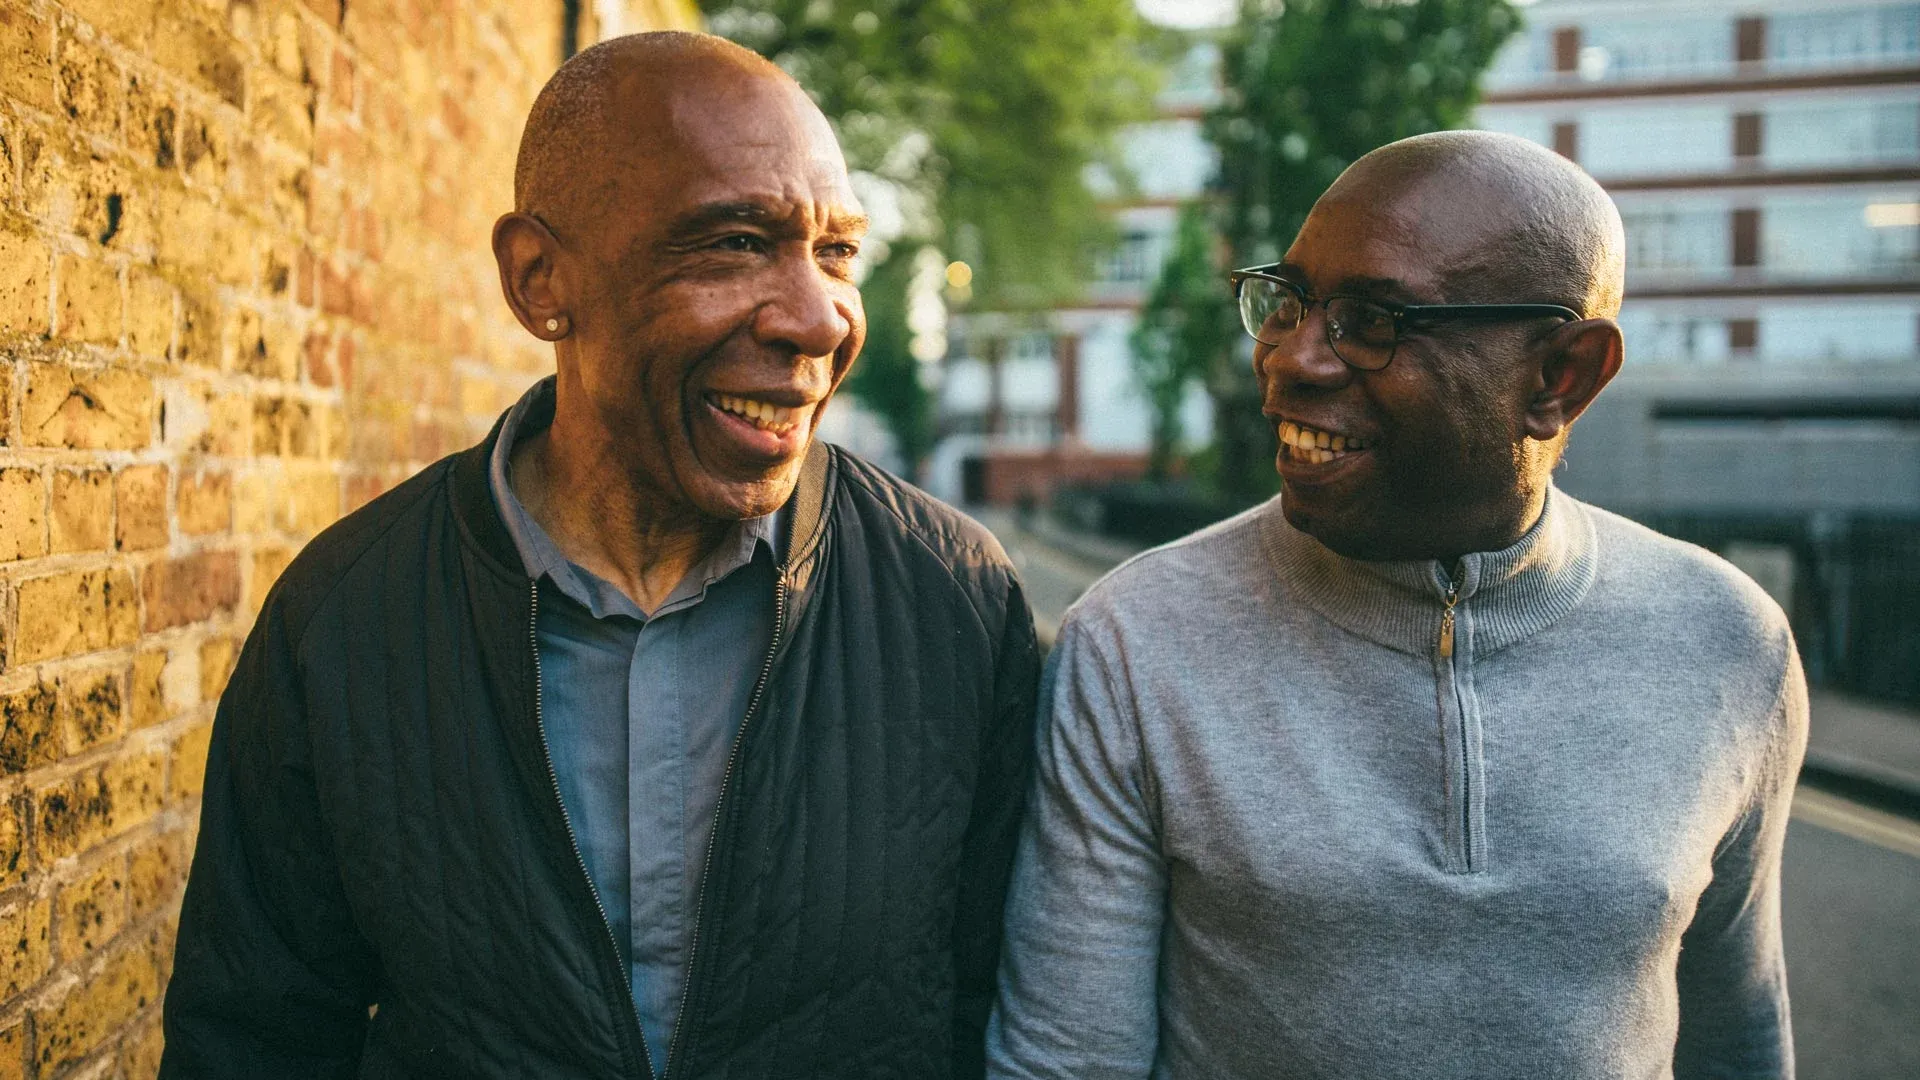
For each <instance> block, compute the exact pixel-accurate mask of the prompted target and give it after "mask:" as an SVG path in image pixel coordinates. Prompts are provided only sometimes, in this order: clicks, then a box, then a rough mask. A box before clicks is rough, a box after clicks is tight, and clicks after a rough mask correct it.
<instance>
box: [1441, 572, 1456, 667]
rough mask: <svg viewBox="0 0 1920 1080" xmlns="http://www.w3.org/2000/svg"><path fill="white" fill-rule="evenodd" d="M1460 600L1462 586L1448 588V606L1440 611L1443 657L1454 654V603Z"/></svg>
mask: <svg viewBox="0 0 1920 1080" xmlns="http://www.w3.org/2000/svg"><path fill="white" fill-rule="evenodd" d="M1459 602H1460V586H1458V585H1455V586H1453V587H1452V588H1449V589H1448V590H1447V606H1446V608H1445V610H1443V611H1441V612H1440V656H1441V658H1442V659H1445V658H1447V657H1450V656H1452V655H1453V605H1455V604H1457V603H1459Z"/></svg>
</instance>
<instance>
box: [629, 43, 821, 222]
mask: <svg viewBox="0 0 1920 1080" xmlns="http://www.w3.org/2000/svg"><path fill="white" fill-rule="evenodd" d="M621 98H622V99H623V101H625V102H628V103H630V104H627V105H625V107H624V109H623V115H620V116H618V117H617V118H616V120H615V124H616V126H619V127H622V128H624V129H625V131H624V133H623V134H624V138H623V139H622V141H623V142H625V143H626V146H625V148H624V149H625V150H626V153H625V154H624V155H623V157H624V158H625V160H626V165H627V167H626V168H625V169H623V170H622V171H623V172H624V173H625V174H626V179H627V180H628V181H629V182H631V183H632V184H633V185H634V186H635V187H636V188H637V189H638V190H635V191H633V192H632V193H631V195H632V197H635V198H644V199H646V200H647V201H648V204H649V208H650V209H653V210H657V211H663V212H668V213H671V211H672V208H674V207H677V206H680V205H683V204H694V203H705V202H709V201H711V200H713V199H716V198H742V199H744V198H749V197H752V198H761V199H776V200H780V201H783V202H786V203H791V204H794V205H795V206H798V207H810V208H812V209H813V210H814V211H816V212H818V213H822V214H826V213H846V214H857V213H858V212H859V200H858V198H857V197H856V196H855V195H854V192H853V187H852V184H851V183H850V181H849V179H848V176H847V166H846V159H845V157H844V156H843V155H842V153H841V151H840V146H839V142H838V141H837V140H836V139H835V138H834V134H833V129H832V127H831V126H830V125H829V124H828V123H827V120H826V117H824V116H822V115H821V113H820V110H819V109H818V108H816V107H815V106H814V104H813V102H812V101H811V100H809V99H808V98H807V96H806V94H805V92H804V91H802V90H801V89H800V88H799V87H798V86H796V85H794V84H793V83H791V82H790V81H787V80H784V79H777V78H772V77H769V76H766V75H762V74H759V73H755V72H740V73H738V74H737V76H736V77H733V78H724V79H717V78H711V77H709V78H699V79H690V80H685V81H679V80H676V81H674V82H673V83H672V84H670V85H668V86H666V87H664V88H663V89H662V90H661V91H660V92H658V93H654V94H647V93H628V94H622V95H621ZM623 186H625V185H623Z"/></svg>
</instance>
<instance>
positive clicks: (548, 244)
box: [493, 211, 574, 341]
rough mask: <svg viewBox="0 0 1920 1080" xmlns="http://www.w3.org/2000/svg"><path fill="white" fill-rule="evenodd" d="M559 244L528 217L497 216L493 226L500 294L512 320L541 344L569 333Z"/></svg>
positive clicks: (569, 303) (569, 317) (568, 302)
mask: <svg viewBox="0 0 1920 1080" xmlns="http://www.w3.org/2000/svg"><path fill="white" fill-rule="evenodd" d="M559 258H560V240H559V238H557V237H555V236H554V235H553V230H552V229H549V228H547V223H546V222H544V221H541V220H540V219H539V218H537V217H535V216H534V215H532V214H524V213H519V212H517V211H516V212H515V213H511V214H505V215H502V216H501V218H500V220H499V221H496V222H494V223H493V261H494V262H495V263H497V264H498V265H499V267H500V292H501V293H502V294H503V295H504V296H505V297H506V298H507V306H508V307H510V308H512V309H513V317H514V318H516V319H519V320H520V325H521V326H524V327H526V329H527V332H528V333H530V334H532V335H533V336H534V337H537V338H539V339H541V340H542V341H558V340H559V339H561V338H563V337H566V336H567V334H569V333H570V332H572V330H573V326H574V314H573V312H572V310H570V309H571V306H572V301H573V299H574V298H573V297H571V296H569V295H567V292H568V289H567V287H566V282H565V281H564V280H563V276H562V275H561V274H560V273H559V272H558V271H559Z"/></svg>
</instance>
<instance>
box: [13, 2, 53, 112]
mask: <svg viewBox="0 0 1920 1080" xmlns="http://www.w3.org/2000/svg"><path fill="white" fill-rule="evenodd" d="M0 94H6V95H8V96H10V97H14V98H18V99H19V100H21V101H24V102H26V103H27V104H29V105H32V106H33V107H35V108H37V109H43V110H45V111H47V112H52V111H53V108H54V102H53V27H52V26H51V25H50V24H48V22H47V20H45V19H42V18H39V17H37V16H34V15H30V14H28V13H27V12H26V11H23V10H21V8H20V7H19V6H18V5H14V4H9V5H7V6H6V7H0Z"/></svg>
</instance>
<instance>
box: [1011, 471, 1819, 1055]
mask: <svg viewBox="0 0 1920 1080" xmlns="http://www.w3.org/2000/svg"><path fill="white" fill-rule="evenodd" d="M1450 572H1451V573H1450ZM1456 587H1457V594H1456V597H1455V601H1454V604H1453V607H1452V619H1451V624H1452V632H1451V640H1450V641H1449V640H1447V638H1448V634H1447V632H1446V628H1445V626H1444V624H1445V623H1446V622H1447V616H1446V597H1447V596H1448V594H1449V592H1450V591H1453V590H1454V589H1455V588H1456ZM1806 725H1807V709H1806V690H1805V685H1804V680H1803V678H1802V676H1801V673H1800V664H1799V660H1798V657H1797V655H1796V653H1795V651H1794V647H1793V642H1792V638H1791V636H1790V634H1789V632H1788V629H1787V625H1786V620H1785V619H1784V618H1783V616H1782V615H1781V612H1780V610H1779V608H1778V607H1777V606H1775V605H1774V604H1773V603H1772V602H1771V601H1769V600H1768V598H1767V597H1766V595H1765V594H1764V593H1762V592H1761V591H1760V589H1759V588H1758V587H1756V586H1755V585H1753V583H1752V582H1750V581H1748V580H1747V579H1746V578H1744V577H1742V576H1741V575H1740V574H1739V573H1738V572H1737V571H1735V570H1734V569H1733V568H1731V567H1730V566H1728V565H1727V564H1726V563H1724V562H1722V561H1720V560H1719V559H1717V558H1715V557H1713V556H1712V555H1710V554H1708V553H1707V552H1704V551H1702V550H1700V549H1698V548H1695V547H1691V546H1689V545H1686V544H1682V543H1679V542H1677V541H1674V540H1670V539H1667V538H1666V537H1662V536H1660V535H1658V534H1656V533H1653V532H1650V531H1648V530H1646V529H1643V528H1641V527H1639V526H1637V525H1634V524H1632V523H1630V522H1628V521H1626V520H1624V519H1622V518H1619V517H1616V516H1614V515H1612V514H1608V513H1606V512H1604V511H1601V510H1598V509H1595V508H1592V507H1588V506H1586V505H1584V504H1582V503H1579V502H1577V501H1576V500H1574V499H1572V498H1570V497H1568V496H1566V495H1564V494H1562V493H1559V492H1554V493H1552V494H1551V495H1550V497H1549V499H1548V504H1547V509H1546V512H1545V513H1544V514H1543V515H1542V517H1541V519H1540V521H1539V523H1537V524H1536V525H1535V526H1534V527H1533V529H1532V530H1531V531H1529V533H1528V534H1527V535H1526V536H1525V537H1523V538H1522V539H1521V541H1520V542H1519V543H1518V544H1516V545H1515V546H1513V547H1512V548H1509V549H1507V550H1505V551H1500V552H1491V553H1483V554H1477V555H1470V556H1468V557H1467V558H1466V559H1465V560H1463V562H1462V564H1461V565H1460V566H1457V567H1442V566H1440V565H1439V564H1437V563H1431V562H1425V563H1393V564H1386V563H1359V562H1354V561H1351V560H1348V559H1344V558H1342V557H1340V556H1338V555H1335V554H1334V553H1333V552H1331V551H1329V550H1327V549H1326V548H1325V547H1323V546H1321V545H1320V544H1319V543H1318V542H1316V541H1314V540H1313V539H1311V538H1310V537H1307V536H1305V535H1304V534H1302V533H1300V532H1298V531H1297V530H1295V529H1293V528H1292V527H1290V526H1289V525H1287V523H1286V521H1285V519H1284V518H1283V516H1282V515H1281V513H1280V510H1279V503H1278V501H1277V500H1276V501H1275V502H1273V503H1269V504H1267V505H1266V506H1263V507H1259V508H1256V509H1254V510H1252V511H1249V512H1247V513H1245V514H1243V515H1241V516H1239V517H1237V518H1234V519H1232V520H1230V521H1227V522H1223V523H1221V524H1220V525H1217V526H1215V527H1213V528H1211V529H1208V530H1206V531H1204V532H1201V533H1199V534H1196V535H1194V536H1192V537H1189V538H1187V539H1185V540H1182V541H1180V542H1178V543H1175V544H1172V545H1169V546H1167V547H1164V548H1160V549H1157V550H1155V551H1152V552H1149V553H1147V554H1145V555H1142V556H1140V557H1139V558H1137V559H1134V560H1133V561H1131V562H1129V563H1127V564H1126V565H1124V566H1122V567H1121V568H1119V569H1118V570H1115V571H1114V572H1113V573H1112V574H1110V575H1108V576H1107V578H1106V579H1105V580H1103V581H1102V582H1101V583H1100V584H1099V585H1097V586H1095V587H1094V589H1093V590H1092V591H1091V592H1089V593H1088V594H1087V596H1086V597H1085V598H1084V599H1083V600H1081V602H1080V603H1079V604H1077V605H1076V606H1075V608H1074V609H1073V611H1072V612H1071V613H1070V615H1069V617H1068V618H1067V620H1066V624H1065V627H1064V628H1063V630H1062V631H1061V635H1060V641H1059V645H1058V647H1057V648H1056V650H1055V652H1054V654H1053V656H1052V658H1051V659H1050V662H1049V668H1048V672H1047V676H1046V689H1045V692H1044V695H1043V699H1042V724H1041V735H1040V755H1039V765H1038V776H1037V781H1036V783H1037V786H1036V789H1035V801H1034V803H1033V806H1032V810H1031V812H1030V816H1029V819H1028V822H1027V828H1026V833H1025V836H1024V838H1023V840H1022V845H1021V849H1020V855H1019V862H1018V866H1017V869H1016V873H1015V882H1014V888H1013V894H1012V896H1011V899H1010V901H1009V908H1008V926H1007V939H1006V946H1005V951H1004V966H1003V969H1002V978H1001V993H1000V1000H999V1006H998V1008H997V1010H996V1014H995V1017H994V1022H993V1025H992V1027H991V1029H990V1032H989V1036H988V1055H989V1061H990V1066H989V1075H991V1076H994V1077H1074V1078H1079V1080H1098V1078H1108V1077H1147V1076H1154V1077H1177V1078H1180V1080H1203V1078H1204V1080H1217V1078H1261V1080H1265V1078H1280V1077H1314V1078H1329V1080H1332V1078H1340V1080H1353V1078H1365V1077H1378V1078H1383V1080H1406V1078H1419V1077H1436V1078H1437V1077H1448V1078H1474V1080H1491V1078H1503V1077H1513V1078H1553V1080H1575V1078H1588V1077H1591V1078H1596V1080H1598V1078H1603V1077H1604V1078H1609V1080H1612V1078H1624V1077H1633V1078H1659V1077H1667V1076H1679V1077H1682V1078H1693V1077H1768V1078H1772V1077H1787V1076H1791V1075H1792V1071H1793V1070H1792V1057H1793V1054H1792V1042H1791V1037H1790V1035H1789V1032H1788V1025H1787V994H1786V978H1785V972H1784V969H1783V967H1782V961H1781V952H1780V928H1779V865H1780V849H1781V842H1782V840H1783V838H1784V835H1785V831H1786V825H1787V814H1788V808H1789V807H1788V804H1789V799H1790V797H1791V792H1792V787H1793V778H1794V776H1795V774H1796V772H1797V771H1798V768H1799V765H1800V758H1801V755H1802V752H1803V750H1804V747H1805V742H1806Z"/></svg>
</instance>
